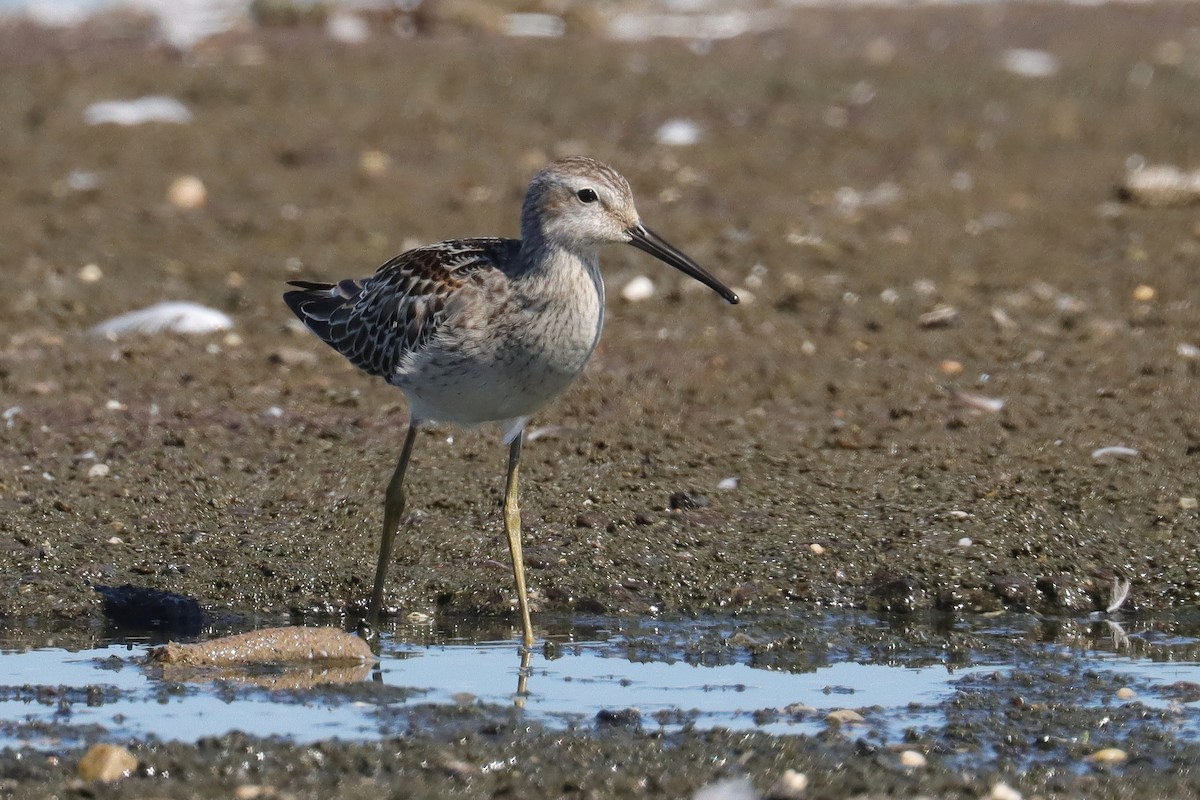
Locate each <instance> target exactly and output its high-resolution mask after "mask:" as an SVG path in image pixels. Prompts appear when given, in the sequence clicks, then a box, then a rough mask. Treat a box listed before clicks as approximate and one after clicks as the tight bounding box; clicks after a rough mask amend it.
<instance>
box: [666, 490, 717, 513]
mask: <svg viewBox="0 0 1200 800" xmlns="http://www.w3.org/2000/svg"><path fill="white" fill-rule="evenodd" d="M667 505H668V507H669V508H670V509H671V510H672V511H691V510H693V509H697V508H708V506H709V500H708V498H707V497H705V496H704V495H702V494H692V493H691V492H675V493H674V494H672V495H671V496H670V498H668V500H667Z"/></svg>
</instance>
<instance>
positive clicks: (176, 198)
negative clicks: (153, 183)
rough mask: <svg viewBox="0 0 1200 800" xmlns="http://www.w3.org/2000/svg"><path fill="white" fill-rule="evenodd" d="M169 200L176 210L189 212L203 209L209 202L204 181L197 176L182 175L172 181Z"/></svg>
mask: <svg viewBox="0 0 1200 800" xmlns="http://www.w3.org/2000/svg"><path fill="white" fill-rule="evenodd" d="M167 200H168V202H170V203H171V205H173V206H175V207H176V208H182V209H185V210H188V211H191V210H195V209H197V208H203V207H204V204H205V203H206V202H208V189H206V188H205V187H204V181H202V180H200V179H199V178H197V177H196V176H195V175H182V176H180V177H178V178H176V179H175V180H173V181H171V186H170V188H168V189H167Z"/></svg>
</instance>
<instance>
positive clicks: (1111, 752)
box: [1088, 747, 1129, 764]
mask: <svg viewBox="0 0 1200 800" xmlns="http://www.w3.org/2000/svg"><path fill="white" fill-rule="evenodd" d="M1088 760H1089V761H1091V762H1092V763H1093V764H1122V763H1124V762H1125V761H1127V760H1129V754H1128V753H1126V752H1125V751H1124V750H1122V749H1121V748H1119V747H1105V748H1104V749H1102V750H1097V751H1096V752H1094V753H1092V754H1091V755H1090V756H1088Z"/></svg>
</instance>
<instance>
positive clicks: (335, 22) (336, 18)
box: [325, 11, 371, 44]
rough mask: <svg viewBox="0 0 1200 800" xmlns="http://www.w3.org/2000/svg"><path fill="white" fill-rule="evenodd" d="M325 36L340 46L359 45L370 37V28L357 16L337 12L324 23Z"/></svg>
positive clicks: (345, 12)
mask: <svg viewBox="0 0 1200 800" xmlns="http://www.w3.org/2000/svg"><path fill="white" fill-rule="evenodd" d="M325 35H326V36H328V37H329V38H330V39H333V40H334V41H335V42H341V43H342V44H359V43H361V42H365V41H366V40H367V39H368V38H369V37H370V36H371V28H370V26H369V25H367V21H366V20H365V19H363V18H362V17H360V16H358V15H357V14H351V13H349V12H347V11H337V12H334V13H333V14H330V15H329V19H327V20H326V21H325Z"/></svg>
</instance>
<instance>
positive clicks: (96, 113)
mask: <svg viewBox="0 0 1200 800" xmlns="http://www.w3.org/2000/svg"><path fill="white" fill-rule="evenodd" d="M83 121H84V122H85V123H87V124H88V125H105V124H112V125H141V124H142V123H145V122H170V123H173V124H176V125H186V124H187V123H189V122H191V121H192V112H191V111H188V109H187V106H185V105H184V104H183V103H181V102H179V101H178V100H176V99H175V98H174V97H167V96H166V95H158V94H152V95H147V96H145V97H139V98H138V99H137V100H104V101H101V102H99V103H92V104H91V105H90V106H88V107H87V108H86V109H85V110H84V112H83Z"/></svg>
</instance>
